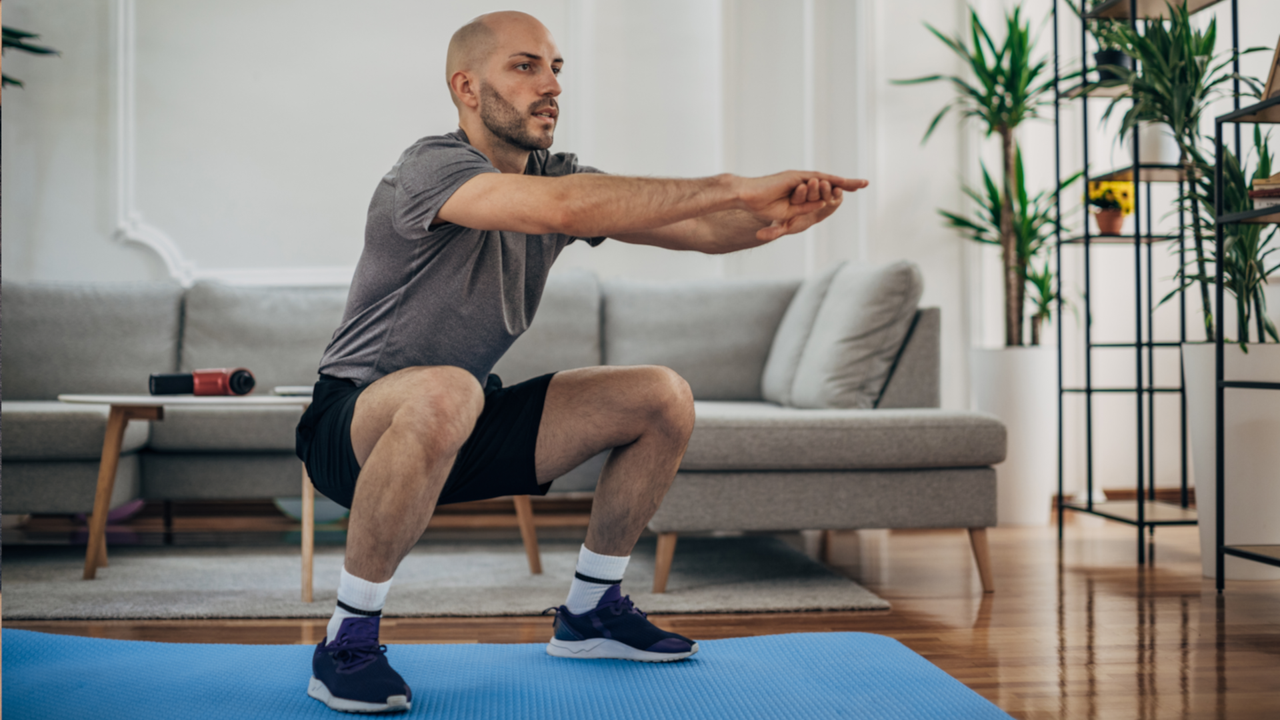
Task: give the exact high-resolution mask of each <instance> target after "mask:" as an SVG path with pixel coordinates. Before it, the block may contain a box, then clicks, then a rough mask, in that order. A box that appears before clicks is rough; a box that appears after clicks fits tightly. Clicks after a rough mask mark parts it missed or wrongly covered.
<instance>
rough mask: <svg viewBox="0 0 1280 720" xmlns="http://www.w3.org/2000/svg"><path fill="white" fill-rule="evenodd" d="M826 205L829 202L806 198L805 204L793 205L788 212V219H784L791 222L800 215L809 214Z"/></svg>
mask: <svg viewBox="0 0 1280 720" xmlns="http://www.w3.org/2000/svg"><path fill="white" fill-rule="evenodd" d="M826 206H827V204H826V203H825V202H823V201H822V200H814V201H808V200H806V201H805V203H804V204H803V205H792V206H791V210H790V212H788V213H787V219H786V220H784V222H790V221H791V220H792V219H793V218H796V217H799V216H801V215H808V214H809V213H814V212H818V211H819V210H821V209H822V208H824V207H826Z"/></svg>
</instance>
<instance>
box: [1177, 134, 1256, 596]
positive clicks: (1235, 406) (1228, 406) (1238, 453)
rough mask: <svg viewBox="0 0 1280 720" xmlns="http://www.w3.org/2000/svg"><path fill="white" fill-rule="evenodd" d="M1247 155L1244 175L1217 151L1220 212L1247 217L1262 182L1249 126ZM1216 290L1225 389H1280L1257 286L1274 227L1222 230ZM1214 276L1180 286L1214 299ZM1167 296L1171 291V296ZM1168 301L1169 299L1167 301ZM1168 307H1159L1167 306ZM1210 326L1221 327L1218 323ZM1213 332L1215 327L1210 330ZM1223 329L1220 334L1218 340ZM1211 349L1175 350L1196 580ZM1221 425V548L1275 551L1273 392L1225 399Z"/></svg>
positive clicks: (1239, 576) (1207, 345)
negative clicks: (1192, 480)
mask: <svg viewBox="0 0 1280 720" xmlns="http://www.w3.org/2000/svg"><path fill="white" fill-rule="evenodd" d="M1253 144H1254V147H1253V151H1254V152H1253V154H1254V155H1255V156H1256V158H1257V160H1256V166H1255V167H1254V169H1253V172H1247V171H1246V170H1245V169H1244V167H1243V166H1242V164H1241V162H1240V160H1239V159H1238V158H1236V156H1235V154H1234V153H1232V152H1231V151H1230V150H1229V149H1227V148H1226V147H1224V148H1223V150H1222V158H1223V160H1222V163H1223V168H1222V178H1223V182H1222V202H1223V212H1224V213H1233V212H1240V211H1244V210H1250V209H1252V203H1251V202H1250V199H1249V196H1248V190H1249V185H1250V181H1251V180H1258V179H1262V178H1266V177H1269V176H1270V175H1271V173H1272V172H1273V165H1274V158H1273V157H1272V154H1271V148H1270V146H1269V143H1268V142H1267V140H1266V138H1264V137H1263V135H1262V133H1261V131H1260V130H1258V129H1257V128H1256V126H1255V129H1254V137H1253ZM1216 190H1217V188H1216V187H1215V186H1214V178H1213V173H1206V174H1205V176H1204V177H1202V178H1200V179H1199V180H1198V181H1197V182H1196V183H1194V184H1193V193H1194V194H1195V195H1196V196H1197V197H1198V201H1199V204H1200V206H1201V207H1202V208H1206V211H1205V212H1204V213H1202V217H1200V218H1199V223H1204V224H1206V226H1207V227H1209V228H1212V224H1211V223H1212V220H1213V217H1212V214H1213V212H1212V211H1213V198H1214V193H1215V192H1216ZM1223 233H1224V238H1223V240H1224V242H1223V246H1224V251H1223V253H1222V258H1221V263H1222V274H1223V286H1224V289H1225V290H1226V293H1227V299H1226V302H1233V304H1234V306H1235V323H1234V327H1233V328H1232V329H1234V331H1235V332H1234V338H1232V337H1231V335H1230V334H1228V333H1224V335H1225V336H1226V337H1227V338H1228V340H1229V344H1227V345H1226V347H1224V348H1223V377H1224V378H1226V379H1228V380H1236V379H1239V380H1255V381H1268V382H1280V333H1278V332H1277V329H1276V325H1275V322H1274V321H1273V320H1272V319H1271V318H1270V317H1269V316H1268V313H1267V302H1266V295H1265V293H1264V290H1265V286H1266V284H1267V281H1268V279H1269V278H1276V277H1277V276H1280V252H1277V250H1280V243H1277V242H1276V235H1277V229H1276V227H1275V226H1264V225H1257V224H1246V223H1239V224H1233V225H1227V226H1225V227H1224V228H1223ZM1205 260H1206V261H1207V263H1212V264H1214V265H1216V264H1217V262H1218V261H1219V258H1218V257H1217V256H1216V254H1215V253H1214V252H1213V247H1212V246H1210V248H1209V249H1208V250H1207V251H1206V253H1205ZM1214 273H1216V268H1207V271H1206V270H1201V269H1199V266H1197V261H1196V260H1194V259H1193V260H1192V261H1191V262H1190V263H1188V267H1187V268H1186V269H1184V272H1183V276H1184V278H1185V282H1184V283H1183V284H1182V285H1181V286H1180V288H1179V289H1181V288H1182V287H1186V286H1187V285H1190V284H1193V283H1194V284H1198V285H1200V287H1201V288H1202V289H1203V290H1204V291H1205V292H1208V291H1209V290H1210V289H1214V290H1216V288H1215V287H1214V285H1215V283H1216V277H1215V274H1214ZM1175 292H1176V291H1175ZM1172 294H1173V293H1171V294H1170V295H1172ZM1166 299H1167V298H1166ZM1217 321H1218V322H1223V323H1226V321H1227V318H1226V316H1225V314H1222V315H1220V317H1219V318H1218V319H1217ZM1215 329H1216V328H1215ZM1226 329H1227V327H1225V326H1224V328H1223V330H1224V331H1225V330H1226ZM1216 350H1217V347H1216V344H1215V343H1212V342H1196V343H1185V344H1183V346H1182V355H1183V362H1184V365H1185V374H1186V385H1187V413H1188V418H1189V420H1190V422H1189V426H1190V433H1191V450H1192V459H1193V461H1194V468H1195V477H1196V486H1197V490H1198V491H1199V492H1197V493H1196V504H1197V507H1198V510H1199V512H1198V514H1199V525H1200V559H1201V569H1202V571H1203V574H1204V576H1205V577H1214V575H1215V574H1216V570H1217V557H1216V554H1215V533H1216V520H1217V518H1216V515H1215V507H1216V502H1217V496H1216V493H1215V492H1214V487H1213V479H1214V477H1215V460H1216V453H1217V446H1216V436H1217V433H1216V407H1217V406H1216V397H1215V384H1216V357H1215V355H1216ZM1223 418H1224V422H1225V424H1226V435H1225V437H1226V449H1225V460H1226V478H1227V494H1226V498H1227V505H1226V506H1225V508H1224V511H1225V517H1226V522H1225V525H1226V540H1227V543H1228V544H1240V543H1257V544H1280V523H1277V522H1275V518H1276V514H1277V512H1280V482H1276V479H1275V468H1277V467H1280V443H1276V442H1275V440H1276V438H1280V393H1276V392H1264V391H1255V390H1234V389H1228V390H1227V391H1226V402H1225V406H1224V415H1223ZM1226 575H1227V578H1228V579H1231V580H1251V579H1252V580H1275V579H1280V569H1278V568H1274V567H1270V566H1266V565H1261V564H1258V563H1251V562H1245V561H1238V560H1235V559H1234V558H1228V559H1227V566H1226Z"/></svg>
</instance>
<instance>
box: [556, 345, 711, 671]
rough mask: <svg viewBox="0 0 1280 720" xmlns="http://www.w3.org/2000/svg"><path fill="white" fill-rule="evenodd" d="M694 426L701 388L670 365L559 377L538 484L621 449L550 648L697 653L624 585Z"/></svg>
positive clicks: (568, 653) (665, 655)
mask: <svg viewBox="0 0 1280 720" xmlns="http://www.w3.org/2000/svg"><path fill="white" fill-rule="evenodd" d="M692 432H693V394H692V393H691V392H690V391H689V385H688V383H686V382H685V381H684V380H683V379H682V378H681V377H680V376H679V375H677V374H676V373H674V372H672V371H671V370H669V369H667V368H661V367H654V366H644V367H612V368H611V367H600V368H584V369H581V370H571V371H568V372H564V373H559V374H557V375H556V376H555V377H554V378H553V379H552V381H551V384H550V386H549V387H548V389H547V398H546V403H545V405H544V406H543V411H542V423H541V425H540V426H539V428H538V445H537V453H536V462H535V466H536V469H537V474H538V480H539V482H549V481H550V480H552V479H554V478H556V477H558V476H559V475H562V474H564V473H565V472H567V471H569V470H570V469H572V468H574V467H575V466H577V465H578V464H580V463H581V462H582V461H584V460H586V459H587V458H589V457H591V456H592V455H595V454H596V453H598V452H600V451H601V450H604V449H606V448H613V451H612V453H610V455H609V461H608V462H607V463H606V464H605V468H604V472H603V473H602V474H601V477H600V481H599V483H598V484H597V486H596V492H595V500H594V502H593V507H592V511H591V522H590V524H589V525H588V527H587V540H586V543H584V544H583V546H582V548H581V550H580V551H579V553H578V563H577V567H576V571H575V573H574V578H573V582H572V585H571V586H570V589H569V597H568V598H567V599H566V600H565V604H564V605H563V606H561V607H560V608H559V611H558V612H557V614H556V621H555V631H554V634H553V636H552V638H551V642H549V643H548V644H547V653H548V654H550V655H555V656H558V657H568V658H582V659H597V658H613V659H621V660H639V661H643V662H671V661H673V660H683V659H684V658H687V657H689V656H691V655H693V654H694V653H696V652H698V644H697V643H696V642H694V641H693V640H690V639H689V638H687V637H684V636H682V635H677V634H675V633H671V632H667V631H664V630H662V629H660V628H658V627H656V626H654V625H653V624H652V623H650V622H649V621H648V619H647V618H646V617H645V616H644V614H643V613H637V612H631V610H632V609H633V606H632V605H631V604H630V602H629V601H628V599H627V598H626V597H624V596H623V595H622V589H621V582H622V577H623V573H624V572H625V570H626V566H627V563H628V562H629V561H630V556H631V549H632V548H633V547H634V546H635V543H636V540H637V539H638V538H639V537H640V533H641V532H642V531H643V530H644V526H645V525H646V524H647V523H648V522H649V519H650V518H652V517H653V514H654V513H655V512H656V511H657V509H658V506H659V505H661V504H662V498H663V496H664V495H666V492H667V489H668V488H670V487H671V482H672V480H674V479H675V474H676V469H677V468H679V466H680V459H681V458H682V457H683V456H684V450H685V447H686V446H687V445H688V443H689V435H690V434H691V433H692Z"/></svg>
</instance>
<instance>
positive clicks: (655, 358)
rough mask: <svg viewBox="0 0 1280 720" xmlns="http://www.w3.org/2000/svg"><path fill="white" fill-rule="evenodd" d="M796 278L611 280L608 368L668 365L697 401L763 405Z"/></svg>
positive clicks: (607, 309)
mask: <svg viewBox="0 0 1280 720" xmlns="http://www.w3.org/2000/svg"><path fill="white" fill-rule="evenodd" d="M799 287H800V281H798V280H748V279H732V280H688V281H680V282H642V281H636V280H607V281H605V282H604V283H603V288H604V308H603V310H604V312H603V318H604V331H603V333H604V362H605V364H607V365H664V366H666V367H669V368H671V369H672V370H675V371H676V372H678V373H679V374H680V375H681V376H682V377H683V378H684V379H685V380H687V381H688V383H689V386H690V387H691V388H692V389H693V396H694V397H695V398H697V399H698V400H760V376H761V375H762V374H763V373H764V365H765V361H766V360H767V359H768V357H769V349H770V348H771V347H772V345H773V336H774V334H775V333H776V332H777V330H778V325H779V323H781V322H782V316H783V314H784V313H786V311H787V305H788V304H789V303H790V302H791V298H792V296H794V295H795V293H796V290H797V289H798V288H799Z"/></svg>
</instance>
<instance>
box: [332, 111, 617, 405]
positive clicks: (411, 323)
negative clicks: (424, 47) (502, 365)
mask: <svg viewBox="0 0 1280 720" xmlns="http://www.w3.org/2000/svg"><path fill="white" fill-rule="evenodd" d="M487 172H498V169H497V168H495V167H494V166H493V164H492V163H490V162H489V159H488V158H487V157H485V155H484V153H482V152H480V151H479V150H477V149H476V148H474V147H472V146H471V145H470V143H468V142H467V137H466V135H465V134H464V133H463V131H462V130H461V129H459V130H457V131H456V132H452V133H449V134H448V135H434V136H431V137H425V138H422V139H421V140H419V141H417V142H416V143H414V144H413V145H411V146H410V147H409V149H408V150H405V151H404V153H403V154H402V155H401V156H400V160H399V161H397V162H396V164H395V166H394V167H392V168H391V171H390V172H388V173H387V174H386V175H385V176H383V178H382V181H381V182H380V183H378V189H377V190H375V191H374V193H373V200H372V202H370V203H369V216H368V219H367V221H366V224H365V237H364V251H363V252H362V253H361V254H360V262H359V263H358V264H357V265H356V273H355V277H354V278H353V279H352V281H351V293H350V295H349V296H348V297H347V307H346V311H345V312H344V313H343V316H342V324H341V325H339V326H338V329H337V330H336V331H335V332H334V333H333V338H332V339H331V340H330V341H329V347H328V348H326V349H325V352H324V357H323V358H321V360H320V372H321V373H324V374H326V375H332V376H334V377H340V378H346V379H349V380H352V381H354V382H355V383H356V385H358V386H361V387H363V386H365V385H368V384H369V383H371V382H373V381H374V380H377V379H378V378H380V377H382V376H384V375H388V374H390V373H393V372H395V371H397V370H400V369H402V368H406V367H412V366H418V365H453V366H456V367H460V368H463V369H465V370H467V371H469V372H470V373H471V374H472V375H475V377H476V379H477V380H479V381H480V384H481V385H484V384H485V380H486V378H487V376H488V374H489V371H490V370H492V369H493V366H494V365H495V364H497V362H498V359H499V358H501V357H502V355H503V353H505V352H506V351H507V348H509V347H511V344H512V343H513V342H515V341H516V338H518V337H520V334H521V333H523V332H524V331H525V330H526V329H528V327H529V323H530V322H531V321H532V320H533V314H534V312H536V311H537V309H538V303H539V301H541V299H542V290H543V287H544V286H545V285H546V282H547V274H548V273H549V272H550V271H551V263H552V262H554V261H555V259H556V257H557V256H558V255H559V254H560V251H561V250H564V248H565V246H567V245H568V244H569V243H571V242H573V241H574V240H575V239H580V238H573V237H571V236H568V235H561V234H559V233H554V234H550V235H526V234H524V233H518V232H505V231H498V230H472V229H471V228H465V227H461V226H458V225H454V224H451V223H444V224H441V225H437V226H436V227H435V228H434V229H433V228H431V227H430V225H431V223H432V221H434V220H435V217H436V213H438V212H439V211H440V208H441V206H443V205H444V204H445V202H446V201H447V200H448V199H449V197H450V196H452V195H453V193H454V192H455V191H456V190H457V189H458V188H460V187H462V185H463V184H464V183H466V182H467V181H468V180H470V179H471V178H473V177H475V176H476V175H479V174H480V173H487ZM579 172H599V171H598V170H596V169H594V168H589V167H586V166H582V165H579V164H578V160H577V157H575V156H574V155H573V154H571V153H556V154H554V155H552V154H551V153H549V152H547V151H546V150H538V151H535V152H533V153H531V154H530V155H529V165H528V167H526V168H525V174H526V175H544V176H553V177H558V176H563V175H571V174H573V173H579ZM581 239H585V240H587V241H588V242H590V243H591V244H592V245H599V244H600V243H601V242H602V241H603V240H604V238H581Z"/></svg>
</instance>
